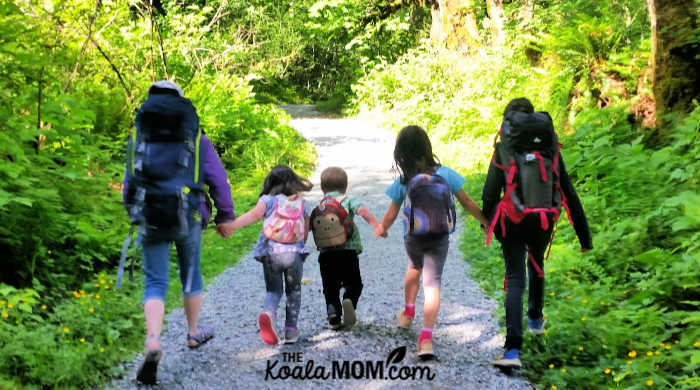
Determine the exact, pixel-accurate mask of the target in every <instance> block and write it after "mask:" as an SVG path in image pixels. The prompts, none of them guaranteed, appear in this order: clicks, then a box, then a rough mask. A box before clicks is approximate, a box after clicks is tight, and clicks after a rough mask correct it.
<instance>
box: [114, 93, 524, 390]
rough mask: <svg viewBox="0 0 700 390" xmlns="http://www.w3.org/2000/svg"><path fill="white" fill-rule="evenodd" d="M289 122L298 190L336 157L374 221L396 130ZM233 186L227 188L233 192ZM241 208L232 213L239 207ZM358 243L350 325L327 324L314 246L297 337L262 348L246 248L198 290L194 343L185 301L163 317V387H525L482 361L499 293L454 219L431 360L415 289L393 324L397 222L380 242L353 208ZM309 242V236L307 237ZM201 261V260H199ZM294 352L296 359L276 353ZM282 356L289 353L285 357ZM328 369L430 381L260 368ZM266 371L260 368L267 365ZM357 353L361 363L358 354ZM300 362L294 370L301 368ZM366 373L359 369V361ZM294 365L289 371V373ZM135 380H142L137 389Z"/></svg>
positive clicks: (306, 109)
mask: <svg viewBox="0 0 700 390" xmlns="http://www.w3.org/2000/svg"><path fill="white" fill-rule="evenodd" d="M283 108H284V109H285V110H287V112H288V113H290V115H292V116H293V117H294V118H295V119H293V120H292V122H291V124H292V126H294V127H295V128H296V129H298V130H299V131H300V133H301V134H302V135H304V137H306V138H307V139H309V140H311V141H312V142H314V143H315V144H316V145H317V148H318V152H319V157H318V167H317V169H316V171H315V172H314V174H313V176H312V177H311V180H312V182H313V183H314V190H313V191H312V192H311V193H309V194H308V196H307V198H308V199H309V200H310V201H311V202H317V201H318V200H320V198H321V191H320V179H319V178H320V172H321V171H322V170H323V168H325V167H328V166H331V165H334V166H340V167H343V168H344V169H346V171H347V173H348V177H349V189H348V193H349V194H352V195H353V196H355V197H357V198H358V199H360V200H362V201H363V202H364V204H365V205H366V206H367V207H369V208H370V210H372V212H373V213H374V214H375V215H376V216H377V218H378V219H381V217H382V216H383V214H384V212H385V211H386V209H387V208H388V206H389V202H390V201H389V198H388V197H387V196H386V195H384V191H385V190H386V188H387V187H388V186H389V184H391V182H392V181H393V180H394V177H395V176H394V173H392V172H391V166H392V155H393V147H394V135H393V134H389V133H387V132H383V131H380V130H378V129H376V128H374V127H373V126H372V125H370V124H367V123H363V122H360V121H357V120H352V119H342V120H341V119H327V118H323V117H322V115H321V114H319V113H317V112H315V111H314V110H313V106H307V105H295V106H283ZM234 191H235V189H234ZM244 211H246V210H238V212H239V213H242V212H244ZM355 222H356V225H357V226H358V227H359V229H360V233H361V236H362V243H363V246H364V252H363V253H362V254H361V255H360V269H361V271H362V280H363V284H364V290H363V293H362V297H361V298H360V302H359V304H358V308H357V318H358V323H357V324H356V325H355V327H353V328H352V329H351V330H340V331H333V330H330V329H329V328H328V326H327V323H326V312H325V301H324V298H323V293H322V284H321V276H320V273H319V267H318V261H317V259H318V252H317V251H316V250H315V248H314V250H313V251H312V253H311V255H310V256H309V257H308V258H307V260H306V262H305V264H304V276H303V283H302V308H301V313H300V315H299V335H300V336H299V341H298V342H297V343H296V344H290V345H280V346H275V347H271V346H268V345H266V344H264V343H263V342H262V341H261V340H260V337H259V335H258V329H257V323H256V319H257V315H258V314H259V312H260V308H261V305H262V302H263V297H264V294H265V285H264V279H263V272H262V266H261V265H260V263H258V262H257V261H255V259H253V257H252V254H248V255H246V256H245V257H244V258H243V259H241V261H240V262H239V263H238V264H237V265H236V266H235V267H232V268H229V269H227V270H226V271H224V272H223V273H222V274H221V275H219V276H218V277H217V278H216V279H215V280H214V281H212V283H211V284H210V285H209V286H208V287H207V292H206V293H205V296H204V305H203V309H202V313H201V316H200V317H201V319H200V321H201V322H202V323H204V324H209V325H212V326H213V327H214V331H215V334H216V335H215V337H214V339H212V340H211V341H209V342H208V343H207V344H205V345H203V346H202V347H200V348H199V349H195V350H190V349H188V348H187V347H186V337H185V335H186V332H187V325H186V319H185V316H184V312H183V310H182V309H177V310H174V311H172V312H171V313H170V314H169V315H168V316H167V318H166V320H167V328H166V330H165V331H164V333H163V336H162V340H161V341H162V345H163V352H164V355H163V359H162V360H161V364H160V367H159V370H158V379H159V381H160V383H159V385H157V386H153V388H160V389H298V388H299V386H304V387H305V388H306V387H308V388H314V389H316V388H317V389H531V388H532V386H531V385H530V384H528V383H527V382H526V381H525V380H524V379H522V378H521V377H519V376H517V373H516V374H514V375H505V374H504V373H502V372H501V371H499V370H498V369H496V368H494V367H492V366H490V365H489V363H488V362H489V361H490V360H491V359H493V358H494V357H496V356H497V355H499V354H500V353H502V349H501V347H502V345H503V337H502V336H501V335H500V334H499V327H498V324H497V322H496V321H495V320H494V318H493V317H492V316H491V313H492V312H493V310H494V309H495V308H496V302H495V301H493V300H492V299H490V298H489V297H487V296H486V295H485V294H484V293H483V291H481V289H480V288H479V286H478V285H477V283H476V282H474V281H473V280H471V279H470V278H469V276H468V271H469V265H468V263H466V262H465V261H463V260H462V256H463V255H462V253H461V252H460V250H459V249H458V242H457V239H458V237H459V235H460V232H461V225H462V223H459V224H458V228H457V231H456V233H455V234H453V235H452V236H451V238H450V250H449V255H448V260H447V263H446V265H445V269H444V273H443V277H442V283H443V284H442V301H441V307H440V313H439V315H438V323H437V325H436V326H435V330H434V333H433V343H434V349H435V352H436V354H437V356H438V360H437V361H433V362H422V361H420V360H419V359H418V358H417V356H416V352H415V350H416V340H417V337H418V332H419V331H420V328H421V324H422V302H423V295H422V290H421V292H420V293H419V295H418V300H417V302H416V318H415V319H414V322H413V327H412V328H411V329H409V330H403V329H399V328H397V327H396V326H395V324H394V318H395V315H396V313H397V312H398V311H399V310H400V309H401V308H402V306H403V302H404V298H403V278H404V271H405V268H406V266H407V264H408V259H407V257H406V253H405V250H404V245H403V238H402V229H403V228H402V226H401V222H400V221H398V220H397V221H396V223H394V226H392V227H391V229H390V230H389V237H388V238H387V239H376V238H375V237H374V231H373V229H372V228H371V227H370V226H369V225H368V224H367V223H365V222H364V220H362V219H361V218H360V217H357V218H355ZM307 244H308V245H309V247H310V248H311V247H313V238H311V237H309V241H308V242H307ZM202 261H206V259H202ZM277 325H278V329H280V330H281V329H282V327H283V325H284V298H283V299H282V302H281V304H280V308H279V311H278V314H277ZM399 347H406V354H405V357H404V358H403V359H402V360H401V361H400V362H398V363H397V364H395V365H394V364H392V365H386V361H387V359H388V358H389V354H390V352H392V351H394V350H395V349H397V348H399ZM297 352H298V353H301V361H300V362H288V361H284V357H285V356H287V357H289V356H290V355H292V354H293V353H297ZM285 353H289V354H285ZM142 359H143V356H142V355H140V356H138V357H137V358H136V359H135V360H134V361H132V362H128V363H125V364H124V367H123V368H124V369H125V370H126V374H125V375H124V376H123V377H122V378H119V379H117V380H115V381H114V382H113V383H112V384H111V388H113V389H134V388H140V387H139V386H138V384H137V383H136V380H135V379H134V378H135V377H136V370H137V369H138V366H139V364H140V363H141V361H142ZM312 360H313V367H314V368H315V369H318V368H319V367H323V368H324V369H325V370H326V372H328V373H331V371H332V368H333V364H334V363H333V362H334V361H337V363H336V364H339V365H340V366H341V367H342V364H343V363H344V362H345V361H347V362H348V367H349V368H353V367H354V368H355V370H356V373H358V374H359V370H360V369H361V367H360V366H362V367H363V368H366V366H364V364H365V363H364V362H365V361H373V362H374V361H381V362H383V364H385V366H384V370H385V371H384V373H385V374H388V371H389V369H390V368H389V367H397V368H401V367H406V368H405V369H412V368H415V367H419V366H420V367H428V368H430V370H431V372H432V374H434V378H433V379H432V380H428V379H427V378H426V377H425V376H424V377H423V378H422V379H415V380H414V379H408V380H400V379H394V380H390V379H373V378H371V377H368V376H365V375H362V378H359V379H355V378H350V379H346V378H344V377H343V378H340V379H338V378H335V379H334V378H332V377H331V378H329V379H313V378H312V379H308V378H307V379H303V380H302V379H293V378H287V379H271V378H268V379H267V380H266V374H267V373H272V374H274V375H277V372H278V371H279V370H280V368H281V367H282V366H288V367H289V370H292V369H293V368H294V367H295V366H304V367H305V366H306V365H309V364H311V361H312ZM275 362H277V364H276V366H274V367H275V368H274V369H272V370H271V371H269V372H268V371H266V369H267V367H268V364H275ZM355 362H363V363H355ZM298 370H302V369H298ZM365 372H366V370H365ZM290 373H291V371H290ZM141 387H143V386H141Z"/></svg>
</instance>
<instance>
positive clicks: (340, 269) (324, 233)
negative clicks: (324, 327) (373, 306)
mask: <svg viewBox="0 0 700 390" xmlns="http://www.w3.org/2000/svg"><path fill="white" fill-rule="evenodd" d="M347 188H348V176H347V174H346V173H345V171H344V170H343V169H342V168H338V167H330V168H326V169H325V170H324V171H323V172H322V173H321V189H322V190H323V199H321V202H320V204H319V205H318V206H317V207H316V208H315V209H314V210H313V212H312V213H311V230H312V232H313V236H314V241H315V242H316V247H318V250H319V251H320V255H319V256H318V263H319V265H320V267H321V280H322V281H323V295H324V296H325V298H326V310H327V313H328V325H329V326H330V328H331V329H338V328H340V326H341V316H342V324H343V325H345V327H346V328H351V327H352V326H353V325H355V322H356V321H357V318H356V315H355V309H357V301H358V300H359V299H360V294H361V293H362V277H361V276H360V260H359V258H358V255H359V254H360V253H362V242H361V241H360V233H359V231H358V230H357V229H356V228H355V226H354V223H353V218H354V217H355V215H359V216H361V217H362V218H363V219H364V220H365V221H367V223H369V224H370V225H371V226H372V227H373V228H374V229H375V233H376V232H377V229H378V228H379V222H377V218H375V216H374V214H372V212H371V211H369V209H368V208H367V207H365V206H363V205H362V203H360V202H359V201H358V200H357V199H355V198H353V197H351V196H348V195H347V194H346V190H347ZM341 287H342V288H344V289H345V292H344V293H343V302H342V309H341V302H340V288H341Z"/></svg>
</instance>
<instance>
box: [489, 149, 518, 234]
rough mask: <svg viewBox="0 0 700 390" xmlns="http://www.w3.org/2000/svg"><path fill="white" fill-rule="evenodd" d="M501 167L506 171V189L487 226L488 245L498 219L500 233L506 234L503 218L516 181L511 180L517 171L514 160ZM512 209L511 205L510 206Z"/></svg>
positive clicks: (506, 212)
mask: <svg viewBox="0 0 700 390" xmlns="http://www.w3.org/2000/svg"><path fill="white" fill-rule="evenodd" d="M501 169H503V170H505V171H506V172H507V175H506V190H505V193H504V194H503V198H501V201H500V202H498V204H497V205H496V213H495V214H494V215H493V219H492V220H491V225H490V226H489V230H488V232H487V233H486V243H485V244H486V245H487V246H488V245H489V244H490V243H491V237H492V236H493V231H494V229H495V228H496V223H497V222H499V221H500V223H501V233H502V234H503V237H505V236H506V223H505V218H506V215H507V214H508V209H509V207H508V202H511V200H510V194H511V193H512V192H513V191H515V188H516V187H517V183H514V182H513V179H514V178H515V173H516V172H517V171H518V166H517V165H516V164H515V160H510V166H509V167H502V168H501ZM511 209H512V207H511Z"/></svg>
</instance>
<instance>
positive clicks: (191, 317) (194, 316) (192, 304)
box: [183, 294, 202, 345]
mask: <svg viewBox="0 0 700 390" xmlns="http://www.w3.org/2000/svg"><path fill="white" fill-rule="evenodd" d="M183 304H184V306H185V315H186V316H187V327H188V329H187V333H188V334H189V335H190V336H194V335H196V334H197V331H198V329H197V323H198V322H199V312H200V311H201V309H202V294H197V295H193V296H191V297H184V298H183ZM188 342H189V343H190V345H196V344H197V342H196V341H194V340H190V341H188Z"/></svg>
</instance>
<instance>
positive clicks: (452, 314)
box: [440, 302, 490, 323]
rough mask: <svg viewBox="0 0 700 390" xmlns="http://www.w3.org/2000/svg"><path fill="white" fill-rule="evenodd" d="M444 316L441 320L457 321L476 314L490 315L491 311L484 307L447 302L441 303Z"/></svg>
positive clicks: (447, 321) (446, 321)
mask: <svg viewBox="0 0 700 390" xmlns="http://www.w3.org/2000/svg"><path fill="white" fill-rule="evenodd" d="M441 306H442V307H441V311H442V313H443V314H442V318H441V319H440V322H445V323H455V322H459V321H460V320H464V319H467V318H469V317H474V316H482V315H489V314H490V312H489V311H487V310H482V309H475V308H473V307H469V306H464V305H460V304H456V303H450V302H445V303H442V304H441Z"/></svg>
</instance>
